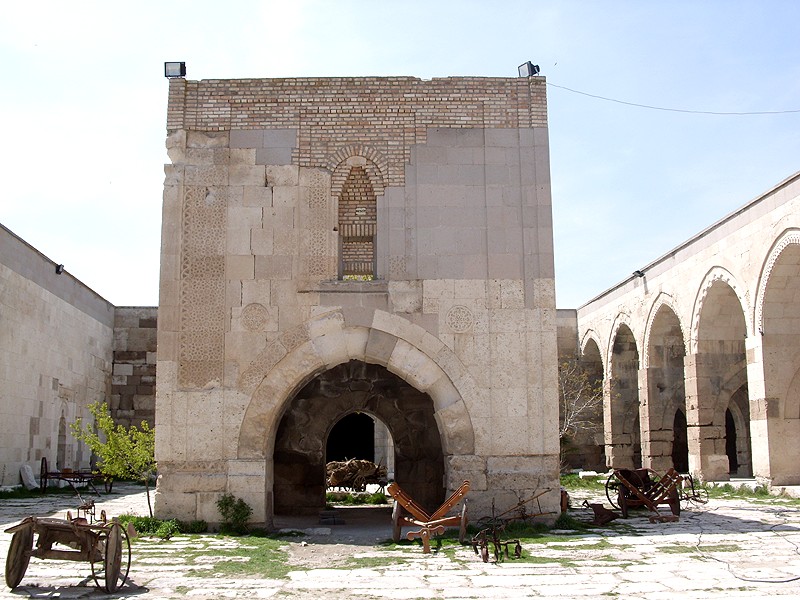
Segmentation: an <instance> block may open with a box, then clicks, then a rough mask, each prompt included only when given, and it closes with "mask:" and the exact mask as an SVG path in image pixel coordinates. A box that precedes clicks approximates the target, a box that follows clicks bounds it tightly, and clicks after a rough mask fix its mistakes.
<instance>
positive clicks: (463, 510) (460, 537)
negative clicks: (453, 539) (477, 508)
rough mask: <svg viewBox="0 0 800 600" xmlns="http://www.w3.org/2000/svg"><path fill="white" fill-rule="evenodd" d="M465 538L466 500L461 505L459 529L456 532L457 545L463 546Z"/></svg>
mask: <svg viewBox="0 0 800 600" xmlns="http://www.w3.org/2000/svg"><path fill="white" fill-rule="evenodd" d="M466 537H467V499H466V498H464V500H463V501H462V503H461V527H460V528H459V530H458V543H459V544H463V543H464V540H465V539H466Z"/></svg>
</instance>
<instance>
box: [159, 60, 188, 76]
mask: <svg viewBox="0 0 800 600" xmlns="http://www.w3.org/2000/svg"><path fill="white" fill-rule="evenodd" d="M164 77H166V78H168V79H172V78H174V77H186V63H185V62H165V63H164Z"/></svg>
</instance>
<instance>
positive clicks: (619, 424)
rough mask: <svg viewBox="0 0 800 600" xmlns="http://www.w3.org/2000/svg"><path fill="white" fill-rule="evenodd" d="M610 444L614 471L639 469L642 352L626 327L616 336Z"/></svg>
mask: <svg viewBox="0 0 800 600" xmlns="http://www.w3.org/2000/svg"><path fill="white" fill-rule="evenodd" d="M609 388H610V389H609V394H610V399H609V402H607V404H608V405H609V406H610V411H609V413H610V415H609V416H610V419H608V418H607V422H608V421H610V425H611V427H610V429H611V432H610V433H611V435H610V438H611V440H610V441H611V444H610V445H609V443H608V441H609V440H608V438H607V439H606V457H607V460H608V461H609V462H610V465H609V466H611V467H614V468H615V469H625V468H627V469H629V468H640V467H641V466H642V446H641V434H640V427H639V350H638V349H637V347H636V339H635V338H634V337H633V332H632V331H631V330H630V328H629V327H628V326H627V325H624V324H623V325H620V327H619V329H618V330H617V334H616V336H615V337H614V343H613V346H612V354H611V381H610V386H609Z"/></svg>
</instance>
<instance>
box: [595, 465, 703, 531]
mask: <svg viewBox="0 0 800 600" xmlns="http://www.w3.org/2000/svg"><path fill="white" fill-rule="evenodd" d="M606 497H607V498H608V500H609V502H611V505H612V506H614V508H618V509H619V510H620V511H621V512H622V516H623V517H625V518H627V517H628V510H629V509H630V508H636V507H639V506H644V507H646V508H647V509H648V510H649V511H650V512H651V515H650V517H649V518H650V521H651V522H656V521H659V522H662V523H663V522H665V521H677V520H678V518H679V517H680V514H681V502H682V501H690V502H697V503H700V504H704V503H705V502H707V501H708V493H707V492H706V491H705V490H698V489H695V486H694V480H693V479H692V477H691V476H690V475H681V474H680V473H678V472H677V471H676V470H675V469H673V468H669V469H668V470H667V471H666V473H664V475H659V474H658V473H656V472H655V471H653V470H652V469H614V471H613V473H612V474H611V475H610V476H609V478H608V480H607V481H606ZM662 505H667V506H669V508H670V511H671V512H672V515H662V514H661V513H660V512H659V510H658V507H659V506H662Z"/></svg>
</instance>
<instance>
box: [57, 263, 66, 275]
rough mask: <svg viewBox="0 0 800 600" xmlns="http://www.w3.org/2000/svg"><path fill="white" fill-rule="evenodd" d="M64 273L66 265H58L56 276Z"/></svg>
mask: <svg viewBox="0 0 800 600" xmlns="http://www.w3.org/2000/svg"><path fill="white" fill-rule="evenodd" d="M63 272H64V265H56V275H61V274H62V273H63Z"/></svg>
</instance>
